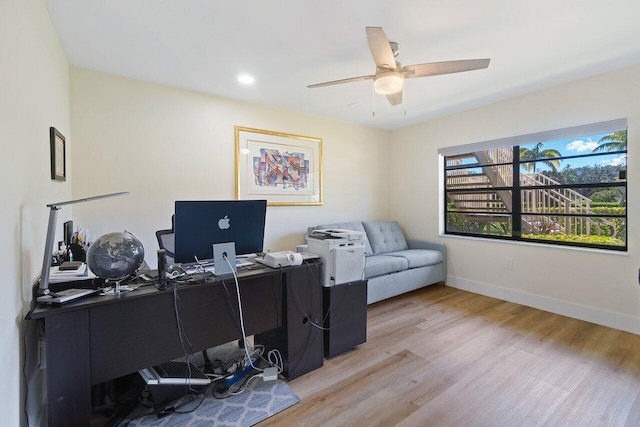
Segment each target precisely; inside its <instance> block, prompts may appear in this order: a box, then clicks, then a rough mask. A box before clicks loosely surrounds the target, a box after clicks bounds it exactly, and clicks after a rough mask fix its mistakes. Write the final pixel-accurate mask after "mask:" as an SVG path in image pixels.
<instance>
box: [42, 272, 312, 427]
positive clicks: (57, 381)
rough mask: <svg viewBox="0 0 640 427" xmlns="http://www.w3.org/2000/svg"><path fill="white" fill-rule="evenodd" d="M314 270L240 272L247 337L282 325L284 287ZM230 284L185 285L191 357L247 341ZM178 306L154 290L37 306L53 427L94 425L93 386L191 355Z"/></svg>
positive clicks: (182, 304) (181, 291)
mask: <svg viewBox="0 0 640 427" xmlns="http://www.w3.org/2000/svg"><path fill="white" fill-rule="evenodd" d="M309 268H310V266H309V265H302V266H298V267H288V268H285V269H283V270H273V269H270V268H263V269H258V270H249V271H244V272H240V273H239V275H238V276H239V284H240V294H241V298H242V307H243V313H244V324H245V328H246V332H247V335H254V334H257V333H260V332H265V331H268V330H272V329H275V328H278V327H279V326H280V325H281V324H282V312H283V310H282V289H283V283H284V282H286V278H287V275H288V274H289V273H291V272H295V271H296V270H297V269H306V270H308V269H309ZM313 270H314V271H319V266H318V265H316V266H314V267H313ZM313 281H314V282H315V280H313ZM224 284H226V288H227V289H226V290H225V286H223V281H222V280H220V279H219V278H216V279H215V280H213V281H211V282H207V283H201V284H193V285H182V286H180V287H178V289H177V296H178V301H177V303H178V307H179V313H180V318H181V321H182V325H183V328H184V331H185V334H186V336H187V337H188V338H189V341H190V342H191V345H190V346H188V344H186V345H187V346H188V347H187V352H188V353H195V352H198V351H201V350H204V349H207V348H210V347H214V346H216V345H220V344H224V343H227V342H230V341H234V340H236V339H239V338H241V337H242V334H241V331H240V328H239V326H238V325H239V318H238V309H237V307H238V305H237V297H236V291H235V282H234V280H233V277H231V278H230V279H225V280H224ZM315 285H318V286H319V279H318V282H317V283H315V284H314V286H315ZM310 286H311V284H310ZM174 303H175V301H174V294H173V290H171V289H168V290H162V291H159V290H157V289H155V287H153V286H148V287H145V288H141V289H138V290H136V291H134V292H131V293H127V294H123V295H121V296H119V297H114V296H99V297H93V298H88V299H85V300H80V301H77V302H72V303H68V304H65V305H63V306H60V307H51V306H42V305H40V306H38V307H36V309H35V310H33V312H31V313H30V319H39V320H40V321H44V325H45V336H46V338H45V342H46V364H47V374H46V375H47V411H48V414H47V419H48V424H49V425H50V426H88V425H90V423H91V422H90V418H91V392H90V390H91V386H92V385H94V384H99V383H101V382H104V381H107V380H110V379H114V378H117V377H120V376H123V375H126V374H130V373H132V372H136V371H138V370H140V369H142V368H146V367H149V366H153V365H155V364H158V363H163V362H166V361H169V360H171V359H175V358H179V357H181V356H183V349H182V346H181V343H180V339H179V335H178V327H177V321H176V315H175V310H174ZM232 307H233V311H232Z"/></svg>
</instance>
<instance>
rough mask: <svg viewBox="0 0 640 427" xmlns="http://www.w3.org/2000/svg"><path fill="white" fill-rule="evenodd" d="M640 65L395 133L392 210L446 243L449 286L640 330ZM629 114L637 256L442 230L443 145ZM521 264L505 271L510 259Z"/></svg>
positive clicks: (631, 234)
mask: <svg viewBox="0 0 640 427" xmlns="http://www.w3.org/2000/svg"><path fill="white" fill-rule="evenodd" d="M639 74H640V66H634V67H630V68H625V69H622V70H619V71H615V72H610V73H607V74H603V75H600V76H597V77H593V78H589V79H585V80H580V81H576V82H573V83H569V84H565V85H562V86H558V87H555V88H552V89H548V90H545V91H541V92H537V93H534V94H531V95H527V96H521V97H518V98H514V99H511V100H507V101H503V102H498V103H495V104H492V105H489V106H486V107H483V108H478V109H475V110H471V111H467V112H463V113H459V114H455V115H451V116H447V117H443V118H440V119H436V120H430V121H428V122H426V123H423V124H420V125H416V126H412V127H409V128H405V129H401V130H398V131H395V132H393V133H392V136H391V138H392V142H391V144H392V148H391V158H392V161H391V169H392V173H391V179H392V181H391V186H392V188H403V190H404V191H394V192H392V193H391V204H390V206H391V216H392V217H394V218H397V219H398V220H399V221H400V223H401V224H402V225H403V226H404V228H405V229H406V231H408V233H409V235H411V236H414V237H421V238H426V239H435V240H439V241H441V242H443V243H445V245H446V246H447V253H448V261H449V264H448V279H447V284H449V285H452V286H459V287H461V288H464V289H469V290H472V291H475V292H479V293H484V294H488V295H494V296H498V297H500V298H504V299H508V300H513V301H517V302H521V303H525V304H528V305H532V306H537V307H540V308H543V309H546V310H550V311H556V312H559V313H564V314H567V315H570V316H574V317H579V318H584V319H587V320H591V321H593V322H596V323H603V324H607V325H611V326H614V327H618V328H621V329H627V330H631V331H634V332H636V333H640V322H639V320H640V286H638V266H639V265H640V250H639V248H638V242H639V238H640V229H639V228H638V227H637V224H636V221H635V218H637V212H636V211H637V210H638V209H640V207H639V205H638V203H637V200H638V198H639V196H640V179H639V178H638V176H639V175H638V172H637V171H638V170H640V157H639V156H638V155H637V154H636V149H637V142H636V141H637V139H638V137H639V135H640V133H639V132H638V124H639V123H640V103H639V102H638V98H640V87H638V85H637V82H638V75H639ZM624 117H627V118H628V129H629V132H628V136H629V157H628V162H629V180H628V183H629V194H628V208H629V215H630V216H629V227H628V244H629V252H628V254H610V253H604V252H598V251H585V250H575V249H564V248H554V247H548V246H536V245H524V244H513V243H503V242H496V241H487V240H477V239H475V240H471V239H461V238H452V237H449V238H443V237H439V236H438V231H439V229H438V221H439V203H440V196H439V192H438V188H439V185H438V180H439V173H438V156H437V150H438V148H441V147H448V146H455V145H460V144H467V143H473V142H480V141H485V140H491V139H496V138H503V137H509V136H515V135H522V134H527V133H532V132H537V131H544V130H552V129H559V128H564V127H569V126H575V125H581V124H587V123H595V122H600V121H605V120H610V119H617V118H624ZM507 257H509V258H512V259H513V269H511V270H508V269H505V268H504V266H505V259H506V258H507Z"/></svg>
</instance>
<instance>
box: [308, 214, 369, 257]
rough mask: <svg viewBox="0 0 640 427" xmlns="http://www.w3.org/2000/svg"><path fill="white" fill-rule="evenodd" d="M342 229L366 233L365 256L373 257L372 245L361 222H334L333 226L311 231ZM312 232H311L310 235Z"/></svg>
mask: <svg viewBox="0 0 640 427" xmlns="http://www.w3.org/2000/svg"><path fill="white" fill-rule="evenodd" d="M335 228H341V229H343V230H352V231H361V232H363V233H364V254H365V256H369V255H373V250H372V249H371V244H370V243H369V239H368V238H367V233H366V231H365V230H364V226H363V225H362V223H361V222H357V221H353V222H334V223H332V224H320V225H316V226H315V227H310V230H327V229H335ZM310 233H311V231H309V234H310Z"/></svg>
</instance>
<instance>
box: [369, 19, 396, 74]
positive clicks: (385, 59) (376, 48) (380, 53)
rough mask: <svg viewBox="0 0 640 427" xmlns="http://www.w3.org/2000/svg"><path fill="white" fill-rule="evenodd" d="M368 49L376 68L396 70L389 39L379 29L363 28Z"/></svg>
mask: <svg viewBox="0 0 640 427" xmlns="http://www.w3.org/2000/svg"><path fill="white" fill-rule="evenodd" d="M365 31H366V32H367V40H368V41H369V49H371V54H372V55H373V60H374V61H375V62H376V65H377V66H378V68H384V69H387V70H395V69H396V58H395V56H393V51H392V50H391V45H389V39H387V36H386V35H385V34H384V31H383V30H382V28H380V27H365Z"/></svg>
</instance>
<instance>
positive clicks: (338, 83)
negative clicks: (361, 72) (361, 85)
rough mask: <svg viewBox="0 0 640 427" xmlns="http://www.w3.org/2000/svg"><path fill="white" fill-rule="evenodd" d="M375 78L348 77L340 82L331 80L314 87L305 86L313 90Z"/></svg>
mask: <svg viewBox="0 0 640 427" xmlns="http://www.w3.org/2000/svg"><path fill="white" fill-rule="evenodd" d="M374 77H375V76H359V77H350V78H348V79H341V80H333V81H331V82H324V83H316V84H314V85H309V86H307V87H308V88H309V89H313V88H316V87H323V86H333V85H341V84H343V83H352V82H360V81H362V80H371V79H373V78H374Z"/></svg>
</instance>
